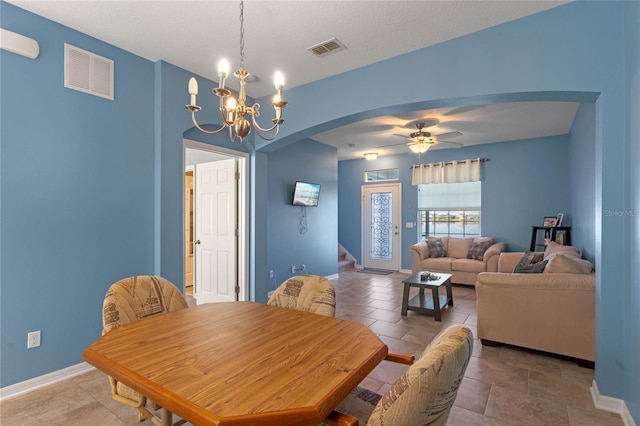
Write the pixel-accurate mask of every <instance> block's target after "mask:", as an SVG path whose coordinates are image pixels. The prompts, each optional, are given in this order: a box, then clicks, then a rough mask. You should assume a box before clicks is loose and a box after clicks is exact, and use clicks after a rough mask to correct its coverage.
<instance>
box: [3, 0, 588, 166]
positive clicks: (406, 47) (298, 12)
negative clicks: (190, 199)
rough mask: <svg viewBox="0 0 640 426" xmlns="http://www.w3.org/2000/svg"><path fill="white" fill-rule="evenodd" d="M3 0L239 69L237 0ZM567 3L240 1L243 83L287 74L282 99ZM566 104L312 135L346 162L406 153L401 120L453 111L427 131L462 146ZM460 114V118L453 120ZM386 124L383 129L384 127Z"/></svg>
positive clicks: (157, 55)
mask: <svg viewBox="0 0 640 426" xmlns="http://www.w3.org/2000/svg"><path fill="white" fill-rule="evenodd" d="M7 1H8V2H9V3H13V4H15V5H17V6H19V7H22V8H24V9H27V10H29V11H32V12H34V13H36V14H38V15H42V16H44V17H46V18H49V19H51V20H53V21H56V22H59V23H61V24H63V25H65V26H68V27H71V28H74V29H76V30H78V31H81V32H83V33H86V34H88V35H90V36H93V37H96V38H98V39H101V40H103V41H106V42H108V43H110V44H113V45H115V46H118V47H120V48H122V49H125V50H127V51H129V52H132V53H134V54H136V55H139V56H141V57H144V58H146V59H149V60H151V61H157V60H160V59H162V60H165V61H167V62H169V63H172V64H174V65H177V66H179V67H182V68H184V69H187V70H190V71H192V72H194V73H195V74H199V75H202V76H204V77H207V78H210V79H212V80H214V81H217V80H218V77H217V73H216V68H217V65H216V64H217V62H218V60H219V59H221V58H223V57H226V58H227V59H228V60H229V62H230V63H231V68H232V70H233V69H237V67H238V66H239V56H240V54H239V50H240V47H239V35H240V29H239V25H240V24H239V1H220V0H210V1H191V0H162V1H155V0H140V1H122V0H120V1H110V0H74V1H61V0H48V1H37V0H7ZM565 3H568V1H532V0H521V1H482V0H476V1H457V0H448V1H430V0H426V1H403V0H392V1H363V0H353V1H345V0H341V1H262V0H260V1H258V0H247V1H246V2H245V5H244V9H245V11H244V15H245V68H246V69H247V70H248V71H249V72H251V73H252V74H254V75H255V76H257V77H258V81H257V82H255V83H251V84H248V85H247V93H248V95H249V96H251V97H254V98H257V97H262V96H265V95H269V94H271V93H273V92H274V89H273V85H272V82H271V80H272V77H271V76H272V75H273V73H274V72H275V71H276V70H281V71H282V72H283V73H284V74H285V79H286V86H285V97H286V89H287V87H294V86H298V85H303V84H306V83H309V82H312V81H315V80H319V79H322V78H326V77H329V76H332V75H336V74H339V73H342V72H345V71H348V70H351V69H355V68H359V67H362V66H365V65H368V64H371V63H375V62H378V61H382V60H385V59H388V58H391V57H394V56H398V55H401V54H403V53H407V52H410V51H413V50H417V49H420V48H423V47H427V46H430V45H433V44H437V43H440V42H443V41H446V40H450V39H453V38H456V37H460V36H463V35H466V34H470V33H473V32H476V31H479V30H482V29H485V28H488V27H491V26H495V25H498V24H501V23H504V22H508V21H512V20H515V19H518V18H521V17H524V16H527V15H531V14H534V13H537V12H540V11H543V10H546V9H550V8H553V7H556V6H559V5H562V4H565ZM334 37H335V38H337V39H338V40H340V42H342V43H343V44H344V45H345V46H346V48H347V49H346V50H343V51H340V52H336V53H332V54H329V55H326V56H325V57H322V58H318V57H316V56H314V55H313V54H312V53H310V52H309V51H308V50H307V49H308V48H309V47H311V46H313V45H316V44H318V43H322V42H324V41H327V40H329V39H332V38H334ZM234 80H235V79H234V78H233V77H232V78H230V79H229V80H228V85H229V86H230V87H231V88H237V83H236V81H234ZM185 96H186V87H185ZM564 106H565V107H567V108H565V109H563V113H560V112H558V111H557V112H558V113H556V114H546V113H545V111H551V109H549V108H558V107H560V105H556V106H553V107H550V106H544V105H538V107H537V108H536V107H534V106H532V105H529V106H515V105H510V108H511V116H510V120H508V121H503V122H502V124H503V125H501V126H496V125H493V126H489V125H488V123H490V122H492V120H499V118H495V117H493V118H492V117H491V116H489V115H488V114H489V113H492V114H493V113H496V111H501V114H505V112H504V110H505V107H504V106H503V107H496V108H497V109H496V108H492V107H490V106H486V107H480V106H477V107H475V108H474V109H473V110H459V109H458V110H457V111H445V110H440V111H431V112H428V111H418V112H416V113H415V114H413V116H412V117H411V114H409V116H408V117H379V118H377V119H373V120H368V121H367V122H364V123H356V124H354V125H353V127H345V128H341V129H336V130H333V131H331V132H326V133H325V134H321V135H317V136H316V137H314V138H315V139H316V140H318V141H322V142H325V143H328V144H330V145H334V146H337V147H338V148H339V151H338V152H339V159H341V160H342V159H348V158H358V157H360V156H361V154H362V150H361V148H362V149H365V148H369V147H379V146H381V145H388V144H390V143H394V141H396V140H397V141H399V142H400V143H401V146H400V147H395V148H394V147H390V148H388V149H386V150H385V151H384V152H385V153H394V150H395V152H398V153H399V152H407V151H408V150H407V148H406V147H404V146H402V142H403V140H402V139H401V138H399V137H397V136H393V134H395V133H407V134H408V133H410V131H412V129H411V128H409V129H404V132H403V131H401V130H403V129H401V127H402V126H404V125H407V123H409V127H411V125H412V124H413V123H412V122H414V121H415V120H416V119H417V118H423V117H433V116H436V115H442V114H449V117H448V118H447V119H446V120H441V121H443V122H446V125H445V123H443V122H441V123H440V125H439V127H433V128H430V129H428V130H429V131H431V132H432V133H434V134H437V133H438V132H440V131H441V130H447V131H449V130H457V131H460V132H462V133H463V135H462V136H459V137H457V138H456V139H452V141H455V142H460V143H463V144H465V145H469V144H472V143H484V142H497V141H501V140H505V139H504V138H505V137H507V136H506V135H511V136H508V137H512V136H513V135H517V136H518V137H517V139H521V138H530V137H538V136H539V134H540V133H544V132H546V131H547V130H545V131H543V132H541V129H552V128H554V129H555V128H557V129H567V127H570V125H571V123H572V120H573V115H574V114H575V108H576V107H577V106H576V105H575V104H573V105H564ZM510 108H506V109H510ZM519 111H524V112H527V113H528V116H527V117H522V116H519V115H514V114H516V113H517V112H519ZM554 111H555V110H554ZM571 111H573V112H571ZM483 114H484V115H483ZM503 116H504V115H502V116H500V117H503ZM523 118H526V120H525V119H523ZM569 118H570V120H571V121H568V120H569ZM455 121H457V122H459V123H453V122H455ZM383 125H384V126H387V128H386V129H385V131H380V129H381V128H382V127H381V126H383ZM389 126H391V127H389ZM498 130H499V132H498ZM390 138H393V139H392V140H391V139H390ZM513 139H516V138H513ZM349 144H355V145H356V149H353V148H350V147H349ZM367 144H368V145H367ZM369 145H371V146H369ZM380 151H382V149H381V150H380ZM360 158H361V157H360Z"/></svg>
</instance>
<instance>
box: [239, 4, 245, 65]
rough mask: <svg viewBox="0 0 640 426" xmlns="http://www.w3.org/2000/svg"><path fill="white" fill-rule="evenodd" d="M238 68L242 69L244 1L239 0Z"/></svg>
mask: <svg viewBox="0 0 640 426" xmlns="http://www.w3.org/2000/svg"><path fill="white" fill-rule="evenodd" d="M240 69H244V2H243V1H240Z"/></svg>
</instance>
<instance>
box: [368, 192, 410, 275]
mask: <svg viewBox="0 0 640 426" xmlns="http://www.w3.org/2000/svg"><path fill="white" fill-rule="evenodd" d="M401 188H402V187H401V184H400V183H397V184H390V185H365V186H363V187H362V239H363V244H362V251H363V253H362V264H363V266H364V267H365V268H370V269H385V270H389V271H399V270H400V260H401V252H400V247H401V244H400V242H401V237H402V236H401V233H400V232H401V227H400V220H401V219H400V218H401V217H402V212H401V211H400V210H401V206H402V202H401V201H402V200H401V199H400V197H401Z"/></svg>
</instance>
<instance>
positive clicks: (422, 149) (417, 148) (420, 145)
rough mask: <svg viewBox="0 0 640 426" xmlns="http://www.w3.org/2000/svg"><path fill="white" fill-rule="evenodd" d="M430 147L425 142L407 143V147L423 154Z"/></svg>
mask: <svg viewBox="0 0 640 426" xmlns="http://www.w3.org/2000/svg"><path fill="white" fill-rule="evenodd" d="M429 148H431V145H430V144H428V143H425V142H421V143H416V144H413V145H409V149H410V150H411V151H413V152H414V153H416V154H423V153H425V152H427V151H428V150H429Z"/></svg>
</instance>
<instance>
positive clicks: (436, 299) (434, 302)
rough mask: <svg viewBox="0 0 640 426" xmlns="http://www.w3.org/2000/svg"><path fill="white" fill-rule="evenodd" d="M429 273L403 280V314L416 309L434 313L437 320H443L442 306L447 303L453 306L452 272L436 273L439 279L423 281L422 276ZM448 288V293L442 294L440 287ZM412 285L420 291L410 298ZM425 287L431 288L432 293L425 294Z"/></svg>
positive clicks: (420, 273)
mask: <svg viewBox="0 0 640 426" xmlns="http://www.w3.org/2000/svg"><path fill="white" fill-rule="evenodd" d="M422 274H428V272H427V271H422V272H418V273H417V274H415V275H413V276H411V277H409V278H407V279H405V280H404V281H402V283H403V284H404V292H403V295H402V315H407V311H416V312H420V313H423V314H433V315H434V317H435V319H436V321H442V311H441V310H442V308H444V307H445V306H446V305H449V306H453V293H452V291H451V276H452V275H451V274H441V273H439V272H438V273H434V274H433V275H436V276H438V277H439V279H437V280H432V281H423V280H422V279H421V278H420V276H421V275H422ZM442 286H444V287H445V288H446V289H447V295H446V296H444V295H440V287H442ZM411 287H418V288H419V289H420V292H419V293H418V294H417V295H416V296H414V297H413V298H412V299H411V300H409V290H410V289H411ZM425 289H430V290H431V294H425V291H424V290H425Z"/></svg>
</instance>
